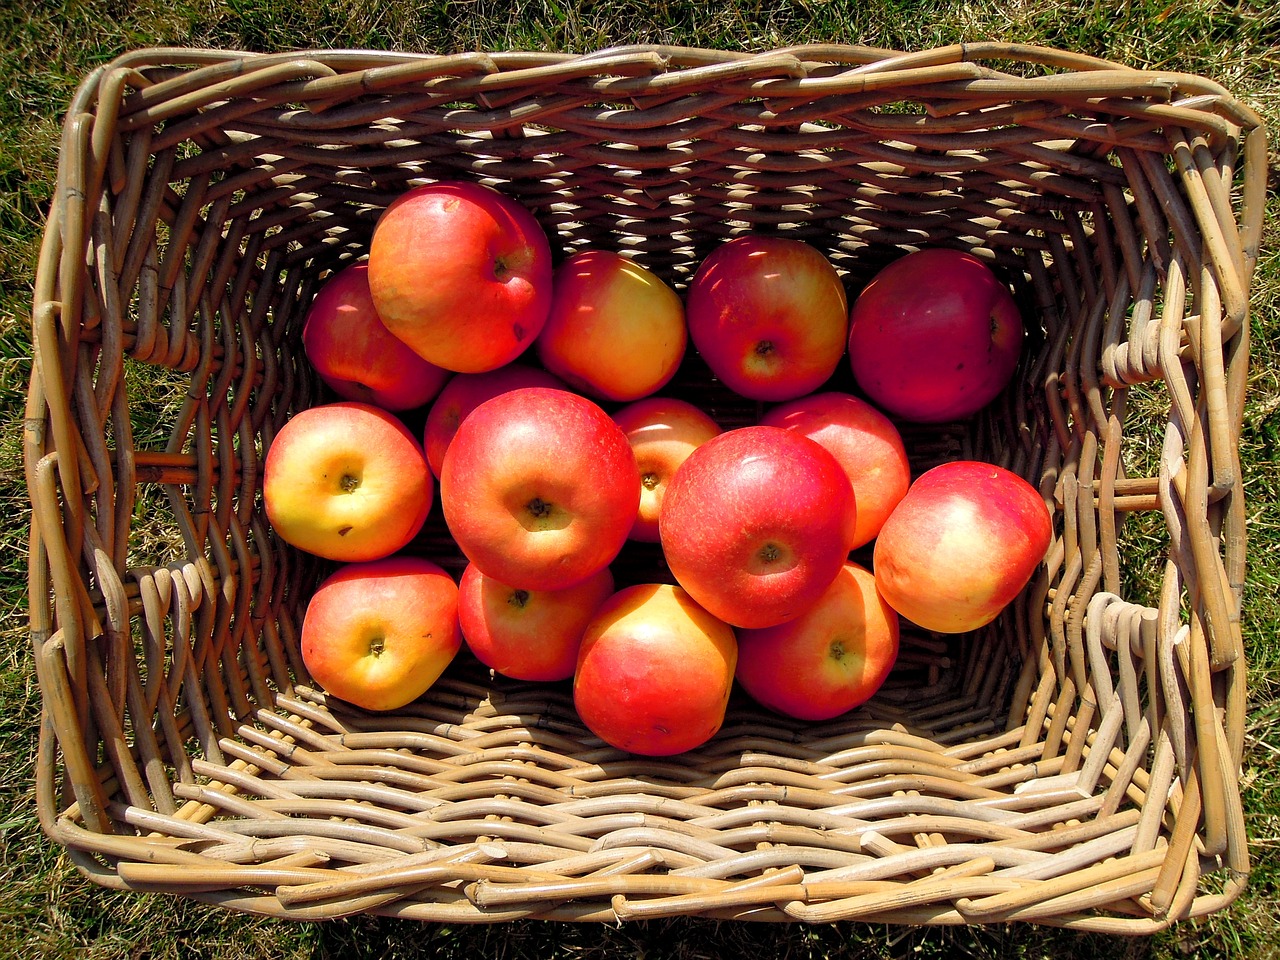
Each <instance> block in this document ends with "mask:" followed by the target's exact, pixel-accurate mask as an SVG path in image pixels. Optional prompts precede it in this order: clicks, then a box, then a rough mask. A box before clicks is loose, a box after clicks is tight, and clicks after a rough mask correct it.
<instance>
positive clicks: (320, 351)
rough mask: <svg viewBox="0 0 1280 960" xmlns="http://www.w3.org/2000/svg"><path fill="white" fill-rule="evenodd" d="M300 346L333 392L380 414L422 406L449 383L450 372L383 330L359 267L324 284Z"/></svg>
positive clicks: (366, 273)
mask: <svg viewBox="0 0 1280 960" xmlns="http://www.w3.org/2000/svg"><path fill="white" fill-rule="evenodd" d="M302 347H303V350H304V351H305V353H306V355H307V359H308V360H309V361H310V362H311V365H312V366H313V367H314V368H315V370H316V373H318V374H319V375H320V379H321V380H323V381H324V382H325V383H326V384H327V385H328V386H329V388H330V389H331V390H333V392H334V393H336V394H337V395H338V396H340V397H342V398H343V399H346V400H358V401H360V402H362V403H371V404H373V405H374V406H377V407H381V408H382V409H383V410H392V411H397V410H412V409H414V408H416V407H421V406H423V405H424V404H426V403H429V402H430V401H431V399H432V398H433V397H435V396H436V394H438V393H439V392H440V388H441V387H443V386H444V383H445V381H446V380H447V379H449V371H447V370H442V369H441V368H440V367H437V366H436V365H435V364H432V363H428V362H427V361H426V360H423V359H422V358H421V357H420V356H418V355H417V354H416V353H414V352H413V351H412V350H410V349H409V347H408V346H407V345H406V344H404V343H403V342H402V341H400V340H399V339H397V338H396V337H393V336H392V335H391V332H390V331H389V330H387V328H386V327H385V326H383V323H382V321H381V320H380V319H379V318H378V312H377V310H375V309H374V306H373V298H372V296H370V294H369V268H368V266H366V265H365V264H363V263H356V264H352V265H351V266H349V267H346V268H344V269H342V270H340V271H338V272H337V273H335V274H334V275H333V276H331V277H330V278H329V279H328V280H326V281H325V283H324V286H323V287H321V288H320V292H319V293H317V294H316V297H315V299H314V300H312V301H311V308H310V309H309V310H308V311H307V318H306V321H305V322H304V324H303V327H302Z"/></svg>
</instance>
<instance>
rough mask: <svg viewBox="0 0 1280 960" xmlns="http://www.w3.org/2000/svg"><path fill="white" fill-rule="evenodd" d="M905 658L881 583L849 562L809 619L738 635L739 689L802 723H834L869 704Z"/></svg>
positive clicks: (802, 617) (895, 616)
mask: <svg viewBox="0 0 1280 960" xmlns="http://www.w3.org/2000/svg"><path fill="white" fill-rule="evenodd" d="M897 658H898V614H897V613H895V612H894V610H893V608H892V607H890V606H889V604H887V603H885V601H884V598H883V597H881V596H880V594H879V592H878V591H877V590H876V581H875V577H874V576H872V575H871V572H870V571H869V570H866V569H864V568H863V567H860V566H858V565H857V564H856V563H846V564H845V565H844V567H843V569H841V571H840V573H839V574H837V575H836V578H835V580H833V581H832V582H831V586H829V587H827V589H826V592H825V593H823V594H822V596H821V597H819V598H818V601H817V602H816V603H815V604H814V605H813V606H812V607H810V608H809V609H808V610H807V611H806V612H805V613H802V614H801V615H800V616H799V617H797V618H796V619H794V620H789V621H787V622H786V623H783V624H779V625H778V626H776V627H766V628H764V629H763V630H739V631H738V669H737V678H738V682H739V683H741V684H742V688H743V689H744V690H746V691H747V693H748V694H750V695H751V696H752V697H753V698H754V699H755V700H756V701H758V702H759V703H761V704H762V705H764V706H766V707H768V708H769V709H770V710H773V711H775V712H777V713H781V714H785V715H786V716H789V717H796V718H797V719H800V720H829V719H831V718H832V717H838V716H839V715H840V714H842V713H847V712H848V711H850V710H852V709H853V708H854V707H856V706H858V705H859V704H862V703H865V702H866V701H867V700H869V699H870V698H871V696H872V694H874V693H875V692H876V691H877V690H879V689H880V686H881V684H883V683H884V681H885V679H886V678H887V677H888V676H889V671H890V670H892V669H893V664H894V662H895V661H896V660H897Z"/></svg>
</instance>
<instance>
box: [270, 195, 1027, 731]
mask: <svg viewBox="0 0 1280 960" xmlns="http://www.w3.org/2000/svg"><path fill="white" fill-rule="evenodd" d="M1022 340H1023V325H1022V319H1021V317H1020V315H1019V312H1018V309H1017V307H1016V305H1015V302H1014V300H1013V298H1012V296H1011V295H1010V293H1009V291H1008V290H1007V289H1006V288H1005V287H1004V286H1003V285H1002V283H1001V282H1000V281H999V280H998V279H997V278H996V277H995V275H994V274H993V273H992V272H991V271H990V270H989V269H988V268H987V267H986V266H985V265H984V264H983V263H982V261H981V260H979V259H978V258H976V257H974V256H972V255H969V254H967V253H961V252H958V251H954V250H946V249H925V250H921V251H918V252H915V253H911V254H908V255H906V256H904V257H901V258H900V259H898V260H896V261H894V262H893V263H891V264H890V265H889V266H888V267H886V268H884V269H883V270H882V271H880V273H879V274H877V275H876V276H875V277H874V278H873V279H872V281H871V283H870V284H868V285H867V286H866V288H865V289H864V290H863V291H862V293H861V294H860V295H859V296H858V298H857V300H856V301H855V302H854V303H853V304H852V306H850V304H849V302H848V300H847V295H846V293H845V289H844V286H843V284H842V280H841V277H840V275H839V274H838V272H837V271H836V269H835V267H834V266H833V265H832V263H831V262H830V261H829V260H828V258H827V257H826V256H825V255H824V254H822V253H821V252H820V251H819V250H817V249H816V248H814V247H812V246H810V245H808V244H806V243H804V242H801V241H799V240H796V239H789V238H783V237H778V236H765V235H744V236H740V237H737V238H735V239H733V240H728V241H725V242H724V243H723V244H721V245H720V246H719V247H717V248H716V249H715V250H714V251H713V252H712V253H711V254H710V255H709V256H708V257H707V258H706V259H705V260H703V261H702V262H701V264H700V265H699V267H698V269H697V271H696V273H695V274H694V276H693V277H692V278H691V280H690V281H689V283H688V285H687V289H686V290H685V293H684V296H683V297H682V296H680V295H679V294H677V292H676V291H675V290H674V289H673V288H672V287H670V286H668V285H667V284H666V283H665V282H664V281H663V280H662V279H660V278H659V277H658V276H657V275H655V274H654V273H652V272H651V271H649V270H646V269H645V268H644V267H642V266H641V265H639V264H637V263H635V262H633V261H632V260H630V259H628V258H627V257H624V256H622V255H620V254H618V253H615V252H612V251H607V250H604V249H584V250H580V251H578V252H577V253H574V254H573V255H571V256H569V257H568V258H567V259H565V260H564V261H563V262H562V263H561V264H560V265H559V266H558V267H553V263H552V254H551V249H550V245H549V241H548V238H547V236H546V235H545V233H544V232H543V230H542V228H541V226H540V225H539V223H538V222H537V220H536V219H535V218H534V217H533V215H532V214H531V213H530V212H529V211H528V210H527V209H525V208H524V207H523V206H521V205H520V204H519V203H518V202H516V201H515V200H513V199H512V198H510V197H508V196H506V195H504V194H502V193H500V192H499V191H497V190H494V189H492V188H490V187H487V186H482V185H478V184H474V183H464V182H438V183H432V184H428V185H425V186H420V187H415V188H413V189H410V190H409V191H407V192H406V193H405V194H403V195H402V196H400V197H399V198H398V199H397V200H396V201H395V202H393V203H392V204H391V205H390V206H388V207H387V209H386V210H385V211H384V212H383V214H382V216H381V217H380V219H379V221H378V223H377V225H376V227H375V231H374V234H373V237H372V242H371V245H370V249H369V255H368V258H367V262H365V263H360V264H356V265H353V266H348V267H346V268H344V269H343V270H341V271H340V272H337V273H335V274H334V275H332V276H331V277H330V278H329V279H327V280H326V282H325V284H324V286H323V287H322V288H321V290H320V292H319V293H318V294H317V296H316V298H315V300H314V301H313V303H312V304H311V307H310V310H309V312H308V314H307V317H306V323H305V328H304V331H303V344H304V348H305V351H306V354H307V357H308V359H309V360H310V362H311V363H312V365H313V366H314V367H315V369H316V371H317V373H318V375H319V376H320V378H321V379H322V380H323V381H324V382H326V383H327V384H328V385H329V386H330V387H331V388H332V389H333V390H334V391H335V392H336V393H337V394H338V395H339V396H340V397H341V398H342V400H340V401H338V402H334V403H329V404H324V405H321V406H317V407H313V408H310V409H307V410H304V411H302V412H300V413H298V414H297V415H295V416H294V417H293V418H292V419H290V420H289V421H288V422H287V423H286V424H285V426H284V427H283V428H282V429H281V430H280V431H279V432H278V434H277V435H276V436H275V437H274V439H273V441H272V443H271V445H270V448H269V451H268V454H267V458H266V463H265V467H264V481H263V501H264V505H265V508H266V511H267V515H268V519H269V520H270V522H271V524H272V526H273V528H274V530H275V531H276V533H277V534H278V535H279V536H280V537H281V538H283V539H284V540H285V541H287V542H289V543H291V544H293V545H294V546H296V547H298V548H300V549H302V550H305V551H309V552H311V553H313V554H316V555H318V556H321V557H325V558H328V559H330V560H334V561H339V562H340V563H341V566H340V567H339V568H338V569H337V570H336V572H334V573H333V574H332V575H331V576H329V577H328V578H327V579H325V580H324V581H323V582H322V583H321V584H320V586H319V587H318V588H317V590H316V591H315V593H314V595H313V597H312V598H311V600H310V602H309V605H308V607H307V610H306V614H305V617H304V622H303V627H302V637H301V644H302V656H303V659H304V662H305V663H306V665H307V668H308V670H309V671H310V672H311V674H312V677H313V679H314V680H315V681H316V682H318V683H319V684H320V685H322V686H323V687H324V688H325V689H326V690H327V691H328V693H329V694H330V695H332V696H335V697H338V698H341V699H344V700H347V701H349V702H351V703H353V704H356V705H358V706H361V707H364V708H366V709H370V710H394V709H398V708H400V707H402V706H404V705H406V704H408V703H410V702H411V701H413V700H414V699H416V698H417V697H419V696H421V695H422V694H423V693H424V692H425V691H426V690H427V689H428V688H429V687H430V686H431V685H432V684H433V683H434V682H435V681H436V680H437V679H438V678H439V676H440V675H441V673H442V672H443V671H444V670H445V668H446V667H447V666H448V664H449V663H450V662H451V661H452V659H453V658H454V656H455V655H456V654H457V653H458V652H459V650H460V649H461V647H462V645H463V644H464V643H465V644H466V645H467V646H468V647H469V648H470V650H471V651H472V652H473V653H474V655H475V656H476V657H477V658H478V659H479V660H480V661H481V662H482V663H484V664H485V665H487V666H488V667H489V668H490V669H492V670H493V671H495V672H497V673H500V674H503V675H505V676H509V677H512V678H516V679H521V680H533V681H564V680H570V679H572V685H573V697H574V705H575V707H576V709H577V711H578V713H579V715H580V717H581V719H582V721H583V722H584V723H585V724H586V726H587V727H588V728H589V729H590V730H591V731H592V732H593V733H594V734H596V735H597V736H599V737H600V738H601V739H603V740H604V741H605V742H607V743H609V744H611V745H613V746H615V747H618V748H620V749H623V750H628V751H631V752H633V753H638V754H646V755H670V754H675V753H679V752H682V751H685V750H689V749H693V748H694V747H697V746H699V745H700V744H702V743H704V742H706V741H707V740H708V739H709V738H710V737H711V736H712V735H714V734H715V732H716V731H717V730H718V729H719V727H720V725H721V723H722V722H723V719H724V715H725V710H726V707H727V704H728V701H729V696H730V692H731V689H732V687H733V685H734V682H735V680H736V682H737V683H738V684H739V685H740V686H741V687H742V689H743V690H745V691H746V693H747V694H749V695H750V696H751V697H753V698H754V699H755V700H757V701H758V702H759V703H760V704H762V705H763V706H765V707H766V708H768V709H770V710H773V711H776V712H778V713H782V714H785V715H788V716H791V717H796V718H800V719H806V720H821V719H828V718H831V717H834V716H838V715H840V714H842V713H844V712H846V711H848V710H850V709H852V708H854V707H856V706H858V705H859V704H861V703H863V702H864V701H865V700H867V699H868V698H869V697H870V696H871V695H872V694H873V693H874V692H875V691H876V689H877V688H878V687H879V686H880V685H881V684H882V683H883V682H884V680H885V678H886V677H887V675H888V673H889V671H890V669H891V667H892V666H893V664H894V661H895V659H896V657H897V652H898V639H899V630H900V625H899V617H900V616H901V617H903V618H905V619H907V620H908V621H910V622H912V623H914V624H916V625H918V626H919V627H922V628H924V629H926V630H932V631H939V632H948V633H954V632H962V631H967V630H971V629H974V628H976V627H978V626H981V625H983V624H986V623H989V622H990V621H991V620H993V619H994V618H995V617H996V616H997V615H998V614H999V612H1000V611H1001V609H1003V607H1004V606H1005V605H1006V604H1008V603H1009V602H1010V601H1011V600H1012V599H1013V598H1014V596H1015V595H1016V594H1017V593H1018V592H1019V591H1020V590H1021V589H1022V588H1023V587H1024V586H1025V585H1026V583H1027V581H1028V580H1029V578H1030V576H1031V574H1032V573H1033V572H1034V570H1035V568H1036V566H1037V565H1038V564H1039V563H1040V562H1041V560H1042V559H1043V557H1044V554H1045V551H1046V550H1047V548H1048V545H1049V541H1050V538H1051V521H1050V515H1049V511H1048V509H1047V507H1046V504H1045V502H1044V500H1043V498H1042V497H1041V496H1040V494H1039V493H1038V492H1037V491H1036V490H1035V489H1034V488H1032V487H1031V486H1030V485H1029V484H1028V483H1027V482H1026V481H1024V480H1022V479H1021V478H1020V477H1018V476H1017V475H1015V474H1013V473H1011V472H1009V471H1007V470H1004V469H1002V468H1000V467H998V466H995V465H992V464H988V463H981V462H976V461H954V462H948V463H944V464H941V465H939V466H937V467H934V468H933V469H931V470H928V471H926V472H925V473H923V474H921V475H920V476H919V477H917V478H916V479H915V480H914V482H913V481H912V479H911V473H910V468H909V465H908V459H907V451H906V448H905V445H904V443H903V440H902V436H901V434H900V432H899V431H898V429H897V428H896V427H895V425H894V421H893V419H891V417H897V418H900V419H902V420H907V421H917V422H943V421H953V420H956V419H960V418H963V417H967V416H970V415H972V414H973V413H975V412H976V411H978V410H980V409H981V408H982V407H984V406H985V405H986V404H988V403H989V402H991V400H993V399H994V398H995V397H996V396H997V395H998V394H999V393H1000V392H1001V391H1002V390H1003V389H1004V387H1005V386H1006V384H1007V383H1008V381H1009V380H1010V378H1011V377H1012V375H1013V373H1014V370H1015V367H1016V366H1017V363H1018V360H1019V355H1020V351H1021V348H1022ZM689 349H696V350H697V352H698V353H699V354H700V356H701V358H702V359H703V360H704V361H705V363H706V365H707V367H709V369H710V371H711V372H712V374H713V375H714V377H715V378H716V379H718V380H719V381H720V382H721V383H722V384H723V385H724V386H726V387H727V388H729V389H730V390H732V391H734V392H735V393H736V394H739V395H741V396H742V397H745V398H748V399H750V400H754V401H760V402H761V404H762V405H761V409H763V410H764V414H763V416H762V417H761V419H760V421H759V422H758V423H755V424H750V425H743V426H735V427H732V428H727V429H726V428H722V426H721V425H720V424H718V423H717V422H716V420H715V419H714V418H713V417H712V416H710V415H709V413H708V412H706V411H704V410H703V409H700V408H699V407H698V406H696V405H694V404H693V403H691V402H689V401H687V400H683V399H679V398H677V397H674V396H668V395H665V394H664V393H663V392H662V391H663V388H664V387H665V386H667V385H668V383H670V381H671V379H672V377H673V376H674V374H675V373H676V370H677V367H679V366H680V364H681V362H682V360H683V359H684V357H685V355H686V351H687V350H689ZM526 355H528V359H525V357H526ZM534 357H536V362H534V360H533V358H534ZM842 362H847V363H849V364H850V369H851V372H852V374H853V377H854V379H855V381H856V384H857V387H858V389H859V393H860V394H862V396H855V395H854V394H852V393H845V392H837V391H833V390H831V389H829V388H826V387H825V385H827V384H828V383H829V381H830V380H831V378H832V375H833V373H834V372H835V371H836V370H837V367H838V366H839V365H840V364H841V363H842ZM764 404H767V405H768V406H764ZM411 410H419V411H421V410H425V411H426V417H425V429H424V430H423V431H422V433H421V434H415V433H413V432H411V431H410V430H409V428H408V427H407V426H406V422H405V419H404V417H403V414H404V413H405V412H406V411H411ZM437 484H438V487H439V502H440V509H441V510H442V512H443V519H444V522H445V525H446V527H447V529H448V532H449V534H450V535H451V536H452V538H453V539H454V541H456V544H457V547H458V548H459V550H460V552H461V553H462V555H463V556H464V557H465V558H466V560H467V565H466V567H465V569H464V570H463V572H462V573H461V575H460V576H459V578H458V580H457V581H456V582H455V580H454V579H453V577H452V576H451V575H450V574H449V573H448V572H446V571H445V570H444V569H443V568H442V567H441V566H439V565H438V564H437V563H435V562H433V561H432V560H431V559H428V558H426V557H422V556H417V555H414V552H413V551H412V550H406V547H408V546H409V545H410V543H411V541H412V540H413V539H414V537H415V536H416V535H417V534H418V532H419V531H420V529H421V528H422V526H423V524H424V522H425V521H426V519H427V517H428V515H429V513H430V511H431V509H432V504H433V502H434V496H435V493H436V486H437ZM629 541H641V542H648V543H652V544H657V545H659V546H660V549H661V554H662V558H663V559H664V560H665V563H666V565H667V567H668V569H669V570H670V574H671V579H674V581H675V582H674V583H669V582H668V583H639V584H632V585H629V586H625V587H622V588H621V589H615V580H614V574H613V571H612V570H611V564H613V563H614V561H615V560H617V559H618V557H619V556H620V555H621V554H622V552H623V550H624V549H625V548H626V545H627V544H628V542H629ZM869 544H871V545H872V551H873V553H872V564H871V569H870V570H868V569H867V568H865V567H864V566H861V565H859V564H857V563H854V562H852V561H851V560H850V553H851V551H853V550H855V549H857V548H859V547H863V546H866V545H869Z"/></svg>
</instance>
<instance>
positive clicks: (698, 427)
mask: <svg viewBox="0 0 1280 960" xmlns="http://www.w3.org/2000/svg"><path fill="white" fill-rule="evenodd" d="M613 420H614V422H615V423H616V424H617V425H618V426H619V427H621V428H622V432H623V433H624V434H626V437H627V441H628V442H629V443H630V444H631V450H632V452H633V453H635V455H636V466H638V467H639V468H640V510H639V512H638V513H637V515H636V522H635V524H634V525H633V526H632V528H631V539H632V540H638V541H641V542H644V543H657V542H658V515H659V513H660V511H661V509H662V499H663V497H664V496H666V492H667V484H669V483H670V482H671V478H672V477H673V476H674V475H675V472H676V470H677V468H679V466H680V464H682V463H684V461H685V460H686V459H687V458H688V456H689V454H691V453H693V451H694V450H696V449H697V448H698V447H700V446H702V444H704V443H706V442H707V441H708V440H710V439H711V438H712V437H716V436H719V435H720V434H721V433H722V432H723V431H722V430H721V429H720V425H719V424H718V423H716V422H715V420H713V419H712V418H711V417H710V415H708V414H707V413H705V412H703V411H702V410H701V409H700V408H699V407H696V406H694V405H693V404H692V403H689V402H688V401H687V400H679V399H677V398H675V397H645V398H644V399H643V400H637V401H636V402H635V403H630V404H627V406H625V407H623V408H622V409H621V410H618V411H616V412H615V413H614V415H613Z"/></svg>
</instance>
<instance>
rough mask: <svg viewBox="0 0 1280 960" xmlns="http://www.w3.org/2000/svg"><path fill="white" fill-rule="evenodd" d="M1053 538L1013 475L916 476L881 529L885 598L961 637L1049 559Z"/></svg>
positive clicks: (998, 470)
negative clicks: (1045, 559) (1047, 553)
mask: <svg viewBox="0 0 1280 960" xmlns="http://www.w3.org/2000/svg"><path fill="white" fill-rule="evenodd" d="M1052 536H1053V525H1052V521H1051V519H1050V516H1049V509H1048V507H1047V506H1046V505H1045V502H1044V500H1043V498H1041V496H1040V494H1039V493H1038V492H1037V491H1036V488H1035V487H1033V486H1031V484H1029V483H1028V482H1027V481H1026V480H1024V479H1022V478H1021V477H1020V476H1018V475H1017V474H1016V473H1013V472H1012V471H1009V470H1006V469H1004V468H1003V467H997V466H994V465H992V464H990V463H981V462H978V461H973V460H956V461H952V462H949V463H943V464H940V465H939V466H936V467H934V468H933V469H932V470H928V471H926V472H925V473H923V474H921V475H920V476H919V477H918V478H916V480H915V482H914V483H912V484H911V488H910V489H909V490H908V491H907V495H906V496H905V497H903V498H902V502H901V503H899V504H898V506H897V507H895V508H894V511H893V513H891V514H889V519H888V520H886V521H885V524H884V526H883V527H881V528H880V535H879V536H878V537H876V544H875V551H874V554H873V560H872V563H873V568H874V570H875V575H876V584H877V585H878V586H879V588H880V593H881V594H882V595H883V596H884V598H885V600H887V601H888V602H889V605H890V606H892V607H893V608H894V609H895V610H897V611H898V613H900V614H902V616H904V617H906V618H907V619H908V620H910V621H911V622H912V623H915V624H917V625H919V626H921V627H924V628H925V629H926V630H936V631H938V632H939V633H963V632H964V631H966V630H974V629H977V628H978V627H981V626H983V625H984V624H987V623H990V622H991V621H992V620H994V619H995V618H996V617H997V616H998V615H999V614H1000V611H1001V610H1003V609H1004V608H1005V607H1006V606H1007V605H1008V604H1009V602H1010V601H1012V600H1013V599H1014V597H1016V596H1017V595H1018V593H1019V592H1020V591H1021V590H1022V588H1023V587H1025V586H1026V585H1027V582H1028V581H1029V580H1030V579H1031V575H1032V574H1033V573H1034V572H1035V570H1036V567H1037V566H1039V565H1040V562H1041V561H1042V560H1043V559H1044V556H1045V552H1046V551H1047V550H1048V549H1049V543H1050V540H1051V538H1052Z"/></svg>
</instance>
